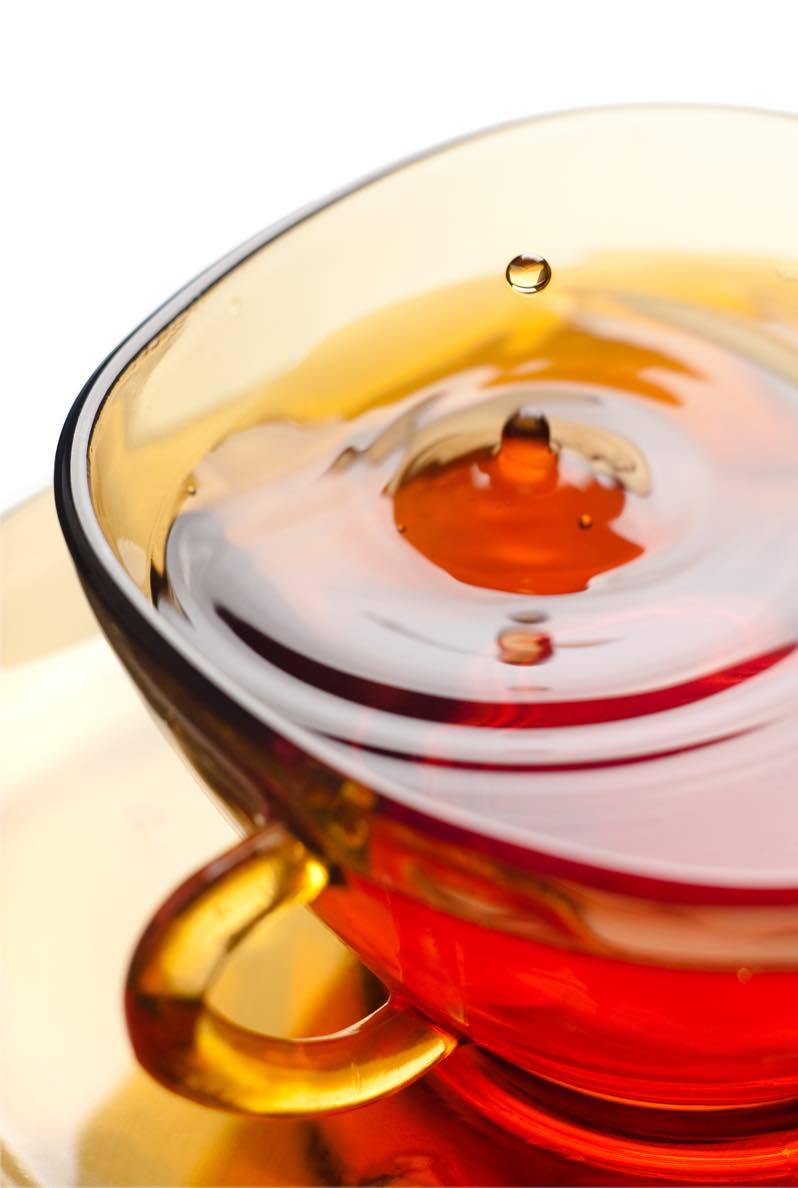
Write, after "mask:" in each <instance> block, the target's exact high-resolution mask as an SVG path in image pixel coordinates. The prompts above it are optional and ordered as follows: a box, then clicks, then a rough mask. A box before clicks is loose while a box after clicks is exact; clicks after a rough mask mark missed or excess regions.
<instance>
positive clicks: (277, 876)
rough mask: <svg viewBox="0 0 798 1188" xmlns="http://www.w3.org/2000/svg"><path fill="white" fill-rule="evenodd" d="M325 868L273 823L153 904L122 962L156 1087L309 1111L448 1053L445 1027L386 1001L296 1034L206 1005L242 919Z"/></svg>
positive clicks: (317, 882) (414, 1072) (237, 1104)
mask: <svg viewBox="0 0 798 1188" xmlns="http://www.w3.org/2000/svg"><path fill="white" fill-rule="evenodd" d="M327 877H328V875H327V870H326V868H325V866H324V865H323V864H322V863H321V862H319V861H318V859H316V858H314V857H312V855H310V854H309V853H308V851H307V850H306V849H305V847H304V846H303V845H302V844H301V842H298V841H296V840H295V839H294V838H292V837H291V836H290V835H289V834H287V833H286V831H285V830H284V829H283V828H282V827H280V826H273V827H270V828H268V829H265V830H263V831H262V832H260V833H257V834H254V835H252V836H251V837H248V838H246V840H244V841H243V842H241V843H240V844H239V845H237V846H235V847H234V848H233V849H231V850H229V851H228V852H227V853H226V854H224V855H223V856H222V857H220V858H217V859H215V860H214V861H213V862H210V863H209V864H208V865H207V866H205V867H203V869H202V870H200V871H198V872H197V873H196V874H194V875H193V876H192V877H191V878H189V879H187V880H186V882H184V883H183V884H182V885H181V886H180V887H179V888H178V889H177V890H176V891H175V892H174V893H173V894H172V895H171V896H170V898H169V899H168V900H167V901H166V902H165V903H164V905H163V906H162V907H161V908H160V910H159V911H158V912H157V913H156V914H155V916H154V917H153V918H152V920H151V922H150V924H149V925H148V927H147V929H146V930H145V932H144V934H143V936H142V937H141V940H140V941H139V943H138V945H137V947H136V950H135V953H134V955H133V958H132V960H131V963H130V968H129V971H128V978H127V986H126V991H125V1006H126V1012H127V1023H128V1030H129V1032H130V1037H131V1040H132V1043H133V1048H134V1051H135V1053H136V1056H137V1058H138V1060H139V1062H140V1063H141V1064H142V1065H143V1067H144V1068H145V1069H146V1070H147V1071H148V1072H149V1073H150V1074H151V1075H152V1076H153V1077H155V1079H156V1080H158V1081H160V1082H161V1084H162V1085H165V1086H166V1087H167V1088H169V1089H172V1090H174V1091H175V1092H177V1093H180V1094H182V1095H183V1096H184V1097H188V1098H191V1099H192V1100H193V1101H198V1102H201V1103H202V1104H203V1105H209V1106H215V1107H217V1108H221V1109H226V1110H232V1111H235V1112H239V1113H246V1114H270V1115H283V1116H285V1115H293V1116H297V1115H299V1116H302V1115H305V1116H307V1115H318V1114H323V1113H327V1112H329V1111H332V1110H340V1109H347V1108H349V1107H352V1106H357V1105H361V1104H363V1103H364V1102H367V1101H371V1100H373V1099H374V1098H377V1097H381V1096H382V1095H383V1094H385V1093H391V1092H393V1091H394V1090H396V1089H400V1088H401V1087H402V1086H403V1085H407V1084H409V1083H410V1082H411V1081H413V1080H415V1079H416V1077H419V1076H420V1075H421V1074H422V1073H424V1072H425V1071H426V1070H427V1069H428V1068H430V1067H431V1066H432V1065H433V1064H436V1063H437V1061H439V1060H441V1059H442V1058H443V1057H444V1056H446V1055H448V1054H449V1052H451V1051H452V1049H453V1048H454V1046H455V1043H456V1041H455V1040H454V1038H453V1037H452V1036H450V1035H447V1034H446V1033H445V1032H443V1031H439V1030H438V1029H437V1028H436V1027H435V1026H434V1025H433V1024H432V1023H431V1022H430V1021H429V1020H427V1019H426V1018H425V1017H424V1016H423V1015H421V1014H419V1013H418V1012H417V1011H416V1010H415V1009H414V1008H413V1007H411V1006H407V1005H397V1004H394V1003H392V1002H391V1001H390V1000H389V1001H388V1002H386V1003H384V1004H383V1005H382V1006H380V1007H378V1009H377V1010H376V1011H374V1012H373V1013H372V1014H370V1015H368V1016H367V1017H366V1018H365V1019H362V1020H360V1022H359V1023H356V1024H354V1025H353V1026H352V1027H347V1028H345V1029H344V1030H343V1031H338V1032H335V1033H334V1034H332V1035H326V1036H313V1037H310V1038H306V1039H283V1038H280V1037H276V1036H269V1035H263V1034H261V1033H259V1032H255V1031H250V1030H248V1029H247V1028H245V1027H241V1026H239V1025H238V1024H236V1023H234V1022H232V1021H231V1020H230V1019H228V1018H227V1017H225V1016H224V1015H222V1014H221V1013H219V1012H217V1011H215V1010H214V1008H213V1007H212V1006H211V1005H210V1004H209V1003H208V1001H207V994H208V991H209V989H210V987H211V985H212V984H213V982H214V980H215V978H216V976H217V975H218V974H219V972H220V970H221V967H222V965H223V964H224V962H225V960H226V958H227V957H228V955H229V954H230V953H231V952H232V950H233V949H234V948H235V947H236V945H237V944H238V943H239V942H240V941H241V940H242V939H243V938H244V936H245V935H246V934H247V933H248V932H249V930H250V929H251V928H252V927H253V925H255V924H257V923H258V922H260V921H261V920H263V919H264V918H265V917H266V916H269V915H271V914H272V913H273V912H275V911H277V909H278V908H280V907H285V906H288V905H293V904H306V903H310V902H311V901H312V900H313V899H315V898H316V896H317V895H318V894H319V892H320V891H321V890H322V889H323V888H324V886H325V885H326V883H327Z"/></svg>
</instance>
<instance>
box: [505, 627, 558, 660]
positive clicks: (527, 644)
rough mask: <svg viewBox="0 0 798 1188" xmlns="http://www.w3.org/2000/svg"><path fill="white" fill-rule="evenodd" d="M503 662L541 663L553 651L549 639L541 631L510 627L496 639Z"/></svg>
mask: <svg viewBox="0 0 798 1188" xmlns="http://www.w3.org/2000/svg"><path fill="white" fill-rule="evenodd" d="M496 643H497V644H498V646H499V659H500V660H501V661H502V663H503V664H542V663H543V661H544V660H548V659H549V657H550V656H551V654H552V652H553V651H554V647H553V645H552V642H551V639H550V637H549V636H548V635H545V634H544V633H543V632H537V631H519V630H518V628H517V627H510V628H509V629H508V630H506V631H500V632H499V635H498V637H497V639H496Z"/></svg>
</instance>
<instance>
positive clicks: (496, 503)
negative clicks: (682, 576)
mask: <svg viewBox="0 0 798 1188" xmlns="http://www.w3.org/2000/svg"><path fill="white" fill-rule="evenodd" d="M626 498H627V496H626V492H625V491H624V490H623V488H622V487H620V486H618V485H614V486H604V485H602V484H601V483H599V482H598V481H597V480H596V479H594V478H591V479H589V481H588V482H587V483H586V484H585V485H583V486H581V485H577V484H575V483H573V482H570V481H568V480H567V479H565V478H564V477H563V475H562V473H561V467H560V462H559V458H558V456H557V454H556V453H555V452H554V451H553V450H551V449H550V448H549V445H548V443H547V442H546V441H544V440H543V439H542V438H540V437H529V436H514V435H510V434H508V435H505V437H504V439H503V441H502V444H501V448H500V449H499V450H498V452H497V453H495V454H493V453H487V452H485V451H480V452H479V453H476V454H469V455H467V456H465V457H462V458H458V459H457V460H456V461H454V462H450V463H449V464H448V465H446V466H443V467H440V468H438V469H430V470H428V471H426V472H423V473H421V474H418V475H416V476H414V477H413V478H411V479H409V480H408V481H407V482H406V483H404V484H403V485H402V486H401V487H400V488H399V490H398V491H397V492H396V494H395V495H394V502H393V515H394V522H395V524H396V527H397V529H398V530H399V531H400V532H401V533H402V534H403V536H404V539H405V540H406V541H408V542H409V543H410V544H411V545H412V546H413V548H415V549H418V551H419V553H421V554H422V555H423V556H424V557H426V558H427V560H428V561H432V562H433V563H434V564H435V565H438V566H440V568H441V569H445V570H446V572H447V573H449V574H451V576H452V577H454V578H457V580H458V581H460V582H465V583H467V584H468V585H469V586H482V587H485V588H487V589H490V590H505V591H508V592H510V593H515V594H571V593H574V592H576V591H578V590H584V589H585V587H586V586H587V584H588V582H589V581H590V579H591V578H593V577H595V576H596V574H599V573H604V572H606V571H607V570H608V569H615V568H617V567H618V566H619V565H625V564H626V563H627V562H628V561H632V560H634V558H635V557H639V556H640V554H641V553H642V552H643V549H642V547H641V546H640V545H639V544H636V543H635V542H634V541H631V540H627V539H626V537H624V536H621V535H620V533H618V532H616V531H615V530H614V529H613V527H612V525H613V523H614V521H615V520H617V519H618V517H619V516H620V514H621V512H622V511H623V508H624V504H625V503H626Z"/></svg>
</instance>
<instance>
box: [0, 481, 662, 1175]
mask: <svg viewBox="0 0 798 1188" xmlns="http://www.w3.org/2000/svg"><path fill="white" fill-rule="evenodd" d="M2 533H3V558H4V565H3V572H2V584H1V586H0V621H2V628H3V687H4V706H5V709H4V715H5V722H6V724H7V732H6V738H7V742H6V745H5V755H4V759H5V772H6V778H5V781H4V783H3V786H2V789H1V790H0V814H1V815H2V868H1V875H2V883H1V884H0V885H1V886H2V905H3V906H2V912H3V917H2V941H3V943H2V950H3V973H4V976H3V984H2V997H1V998H0V1035H1V1036H2V1052H3V1057H2V1062H3V1077H2V1084H1V1085H0V1103H1V1104H0V1136H1V1137H2V1142H3V1179H2V1182H3V1183H10V1184H37V1185H48V1186H53V1188H55V1186H59V1188H60V1186H62V1185H100V1184H102V1185H175V1184H180V1185H211V1184H213V1185H239V1186H248V1185H267V1184H269V1185H278V1184H279V1185H285V1184H296V1185H306V1184H307V1185H310V1184H315V1185H321V1184H341V1185H343V1184H403V1185H410V1184H414V1185H433V1184H434V1185H437V1184H452V1185H455V1184H456V1185H466V1184H497V1185H498V1184H528V1185H543V1184H555V1183H556V1184H595V1183H601V1184H609V1183H623V1182H626V1181H624V1180H622V1179H619V1178H618V1177H617V1176H614V1175H609V1174H608V1173H607V1172H604V1171H602V1172H596V1171H592V1170H591V1169H590V1168H589V1167H587V1166H585V1165H583V1164H579V1163H576V1162H574V1163H571V1162H567V1161H565V1160H563V1159H560V1158H558V1157H556V1156H554V1155H552V1154H549V1153H548V1152H546V1151H541V1150H537V1149H536V1148H533V1147H530V1146H528V1145H526V1144H523V1143H520V1142H518V1141H516V1140H514V1139H512V1138H511V1137H509V1136H507V1135H504V1134H500V1133H499V1132H496V1131H494V1130H492V1129H488V1127H487V1125H486V1124H483V1123H482V1122H481V1121H480V1120H479V1119H478V1118H477V1117H476V1116H474V1115H471V1114H461V1113H458V1112H457V1110H456V1109H455V1108H454V1107H452V1106H449V1105H447V1104H446V1103H445V1102H444V1101H443V1099H442V1098H440V1097H439V1096H438V1094H437V1093H436V1092H435V1091H434V1090H433V1089H432V1088H431V1085H430V1083H429V1081H427V1082H424V1083H417V1084H416V1085H414V1086H412V1087H410V1088H409V1089H407V1090H405V1091H403V1092H402V1093H399V1094H397V1095H396V1096H394V1097H392V1098H390V1099H387V1100H383V1101H381V1102H377V1103H375V1104H373V1105H370V1106H367V1107H365V1108H362V1109H359V1110H354V1111H350V1112H347V1113H343V1114H338V1115H336V1116H333V1117H328V1118H327V1119H325V1120H324V1121H322V1122H311V1121H283V1120H280V1121H272V1120H268V1119H266V1120H264V1119H240V1118H234V1117H230V1116H228V1115H225V1114H222V1113H216V1112H214V1111H211V1110H206V1109H204V1108H202V1107H200V1106H196V1105H192V1104H191V1103H189V1102H187V1101H184V1100H182V1099H180V1098H177V1097H174V1096H172V1095H171V1094H169V1093H167V1092H166V1091H165V1090H163V1089H161V1088H160V1087H159V1086H158V1085H157V1084H155V1083H154V1082H153V1081H151V1080H150V1079H149V1078H148V1077H147V1076H146V1075H145V1074H144V1073H142V1072H141V1071H140V1070H138V1069H137V1067H136V1066H135V1064H134V1062H133V1058H132V1056H131V1053H130V1050H129V1047H128V1043H127V1038H126V1035H125V1029H124V1022H123V1014H122V983H123V978H124V973H125V967H126V962H127V959H128V957H129V954H130V950H131V948H132V945H133V943H134V941H135V939H136V937H137V935H138V933H139V931H140V929H141V927H142V926H143V924H144V922H145V921H146V920H147V919H148V917H149V916H150V914H151V913H152V911H153V909H154V908H155V907H156V905H157V904H158V903H159V902H160V901H161V900H162V899H163V897H164V895H165V894H166V893H167V892H168V891H169V889H170V888H171V887H172V886H173V885H174V884H176V883H177V882H179V881H180V880H181V879H182V878H183V877H185V875H186V874H187V872H189V871H191V870H192V869H194V868H195V867H196V866H198V865H199V864H200V863H202V862H205V861H207V860H208V859H209V858H210V857H211V856H212V855H213V854H215V853H218V852H219V851H220V850H222V849H224V848H225V847H226V846H227V845H229V844H230V842H231V841H232V840H233V838H234V837H235V831H234V829H233V826H232V825H231V824H230V823H229V822H228V821H226V820H225V819H224V818H223V817H222V816H221V815H220V813H219V811H218V809H217V808H216V807H214V805H213V804H212V803H211V801H210V799H207V798H205V797H203V796H201V795H198V791H197V780H196V777H195V776H194V775H192V773H191V772H190V770H189V769H188V767H186V766H184V764H183V762H182V761H181V759H180V758H179V757H178V755H177V754H176V753H175V752H174V751H173V750H172V748H171V747H170V746H169V744H168V743H167V741H166V739H165V738H162V737H161V736H160V734H159V731H158V729H157V727H156V725H155V724H154V722H153V720H152V718H151V717H150V716H149V714H148V712H147V710H146V709H145V707H144V705H143V703H142V702H141V701H140V700H139V697H138V694H137V693H136V691H135V690H134V688H133V685H132V684H131V682H130V681H129V679H128V678H127V676H126V675H125V673H124V672H123V670H122V668H121V666H120V665H119V663H118V661H117V659H116V657H115V656H114V655H113V653H112V652H111V650H110V648H109V646H108V645H107V644H106V642H105V640H104V639H103V638H102V637H101V636H100V634H99V633H98V631H97V629H96V628H95V625H94V621H93V619H92V617H91V615H90V613H89V611H88V609H87V607H86V605H85V603H84V600H83V595H82V593H81V590H80V587H79V585H78V582H77V580H76V578H75V576H74V573H73V571H72V567H71V563H70V561H69V558H68V556H67V553H66V549H65V547H64V545H63V543H62V541H61V536H60V533H59V530H58V526H57V523H56V519H55V513H54V509H53V504H52V496H51V494H50V493H49V492H45V493H43V494H41V495H40V496H38V497H36V498H35V499H33V500H31V501H29V502H28V503H26V504H24V505H23V506H21V507H20V508H18V509H16V510H15V511H13V512H12V513H10V514H9V515H7V516H6V517H5V518H4V519H3V521H2ZM167 785H168V791H169V794H168V795H164V794H163V793H164V788H165V787H166V786H167ZM218 994H219V998H220V1005H222V1006H223V1007H224V1009H226V1010H229V1011H230V1012H231V1013H233V1014H235V1016H236V1017H237V1018H239V1019H242V1021H246V1022H249V1023H250V1024H251V1025H253V1026H260V1027H263V1028H264V1029H267V1030H269V1031H271V1032H275V1033H278V1034H303V1033H304V1034H313V1033H314V1031H318V1032H322V1031H324V1030H326V1029H329V1028H330V1027H331V1026H345V1025H346V1024H347V1023H348V1022H350V1021H353V1020H354V1019H356V1018H358V1017H360V1015H361V1014H362V1013H363V1009H364V1004H365V1005H367V1004H368V1002H369V1000H370V999H371V998H373V995H374V994H375V986H374V983H373V982H372V980H371V978H370V975H368V974H367V973H366V972H365V971H364V969H363V967H362V966H360V965H359V964H358V963H357V962H356V961H355V960H354V959H353V957H352V956H351V954H350V953H349V951H348V950H347V949H345V948H344V947H343V946H342V945H341V944H340V942H339V941H338V940H337V939H336V938H335V937H334V936H333V935H332V934H331V933H330V932H328V930H327V929H326V928H325V927H324V926H323V925H322V924H321V923H320V922H319V921H318V920H317V919H316V918H315V917H314V916H313V915H312V914H311V913H310V912H308V911H306V910H304V909H303V910H296V911H292V912H290V913H288V914H286V915H285V916H283V917H282V918H281V919H279V920H278V921H276V922H274V923H272V924H270V926H269V935H268V938H265V937H264V936H262V935H261V937H260V938H258V936H255V937H253V939H252V941H251V942H249V943H248V944H247V945H245V946H244V947H243V949H242V951H241V952H240V954H239V955H237V958H236V962H235V965H234V966H233V967H232V968H231V970H230V972H229V976H227V977H226V978H225V979H224V983H223V984H222V985H220V986H219V988H218ZM635 1182H636V1183H639V1182H640V1180H639V1179H636V1180H635ZM659 1182H660V1183H661V1182H662V1181H659Z"/></svg>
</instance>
